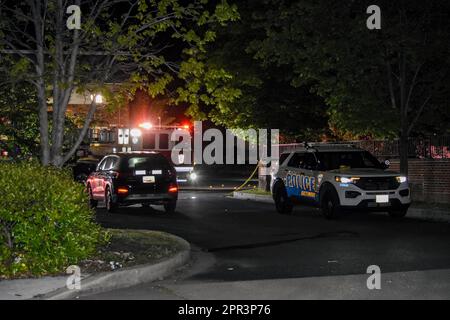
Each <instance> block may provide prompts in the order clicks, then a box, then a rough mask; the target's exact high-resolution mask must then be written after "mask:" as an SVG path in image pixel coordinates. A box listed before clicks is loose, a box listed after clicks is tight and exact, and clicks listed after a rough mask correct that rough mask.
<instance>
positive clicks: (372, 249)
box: [80, 192, 450, 299]
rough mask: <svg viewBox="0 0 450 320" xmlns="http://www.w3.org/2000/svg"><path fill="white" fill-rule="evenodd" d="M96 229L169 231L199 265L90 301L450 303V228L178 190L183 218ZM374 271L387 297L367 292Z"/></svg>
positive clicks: (130, 216)
mask: <svg viewBox="0 0 450 320" xmlns="http://www.w3.org/2000/svg"><path fill="white" fill-rule="evenodd" d="M97 216H98V221H99V222H100V223H101V224H102V225H103V226H105V227H109V228H130V229H150V230H162V231H166V232H169V233H173V234H175V235H178V236H181V237H183V238H185V239H186V240H187V241H189V242H190V243H191V244H193V248H194V250H193V262H192V264H191V265H190V266H189V267H188V268H185V270H182V271H180V272H179V273H177V274H176V275H174V276H173V277H171V278H170V279H166V280H164V281H159V282H156V283H148V284H142V285H139V286H136V287H132V288H127V289H122V290H117V291H112V292H107V293H102V294H98V295H95V296H88V297H80V298H86V299H128V298H130V299H166V298H168V299H190V298H193V299H216V298H221V299H234V298H238V299H277V298H287V299H296V298H362V299H365V298H431V297H432V298H446V299H450V224H448V223H434V222H425V221H420V220H414V219H408V218H405V219H403V220H395V219H392V218H390V217H389V216H387V214H366V213H349V214H346V215H345V216H343V217H341V218H340V219H339V220H331V221H329V220H325V219H324V218H323V217H322V216H321V215H320V214H319V212H318V210H317V209H315V208H311V207H300V206H298V207H296V208H295V210H294V212H293V214H291V215H279V214H277V213H276V212H275V209H274V206H273V205H270V204H265V203H257V202H251V201H246V200H237V199H232V198H230V197H227V194H226V193H218V192H181V193H180V200H179V203H178V208H177V212H176V213H174V214H166V213H164V212H163V211H162V209H161V208H159V207H155V208H152V209H145V208H141V207H139V206H135V207H128V208H120V209H119V211H118V212H117V213H114V214H108V213H107V212H106V211H105V210H104V209H98V214H97ZM370 265H377V266H379V267H380V269H381V272H382V290H368V289H367V286H366V280H367V277H368V276H369V275H368V274H367V273H366V271H367V267H368V266H370Z"/></svg>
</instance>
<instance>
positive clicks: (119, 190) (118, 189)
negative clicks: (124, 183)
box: [117, 187, 128, 194]
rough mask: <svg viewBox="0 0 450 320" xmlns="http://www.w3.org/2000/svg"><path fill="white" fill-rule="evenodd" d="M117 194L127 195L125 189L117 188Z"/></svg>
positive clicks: (126, 189)
mask: <svg viewBox="0 0 450 320" xmlns="http://www.w3.org/2000/svg"><path fill="white" fill-rule="evenodd" d="M117 193H118V194H127V193H128V188H127V187H119V188H117Z"/></svg>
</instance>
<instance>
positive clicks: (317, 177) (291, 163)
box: [271, 143, 411, 219]
mask: <svg viewBox="0 0 450 320" xmlns="http://www.w3.org/2000/svg"><path fill="white" fill-rule="evenodd" d="M387 168H388V164H385V163H380V162H379V161H378V160H377V159H376V158H375V157H374V156H373V155H371V154H370V153H369V152H368V151H365V150H363V149H359V148H356V147H355V146H353V145H349V144H321V143H319V144H312V143H309V144H308V143H305V146H304V147H303V148H300V149H298V150H296V151H292V152H289V153H283V154H281V155H280V159H279V166H278V169H277V171H276V172H273V173H272V179H271V191H272V195H273V199H274V201H275V205H276V209H277V211H278V212H279V213H290V212H291V211H292V207H293V204H294V203H297V202H301V203H310V204H314V205H318V206H319V207H320V208H321V210H322V212H323V214H324V216H325V217H326V218H328V219H330V218H333V217H336V216H338V215H339V214H340V213H341V212H342V211H344V210H347V209H358V210H373V211H387V212H389V214H390V215H391V216H392V217H404V216H405V215H406V213H407V211H408V207H409V205H410V204H411V198H410V190H409V186H408V180H407V178H406V177H405V176H402V175H400V174H398V173H395V172H389V171H385V170H386V169H387Z"/></svg>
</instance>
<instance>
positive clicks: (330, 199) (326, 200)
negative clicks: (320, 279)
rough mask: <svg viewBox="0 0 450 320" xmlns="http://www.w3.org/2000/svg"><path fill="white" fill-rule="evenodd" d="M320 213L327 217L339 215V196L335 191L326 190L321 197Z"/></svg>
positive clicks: (331, 217)
mask: <svg viewBox="0 0 450 320" xmlns="http://www.w3.org/2000/svg"><path fill="white" fill-rule="evenodd" d="M321 209H322V214H323V215H324V217H325V218H327V219H333V218H337V217H339V215H340V213H341V208H340V204H339V197H338V195H337V194H336V192H333V191H332V190H328V191H326V192H325V194H324V195H323V197H322V201H321Z"/></svg>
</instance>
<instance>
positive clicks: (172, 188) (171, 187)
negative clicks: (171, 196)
mask: <svg viewBox="0 0 450 320" xmlns="http://www.w3.org/2000/svg"><path fill="white" fill-rule="evenodd" d="M174 192H178V186H177V185H176V184H175V183H171V184H170V185H169V193H174Z"/></svg>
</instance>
